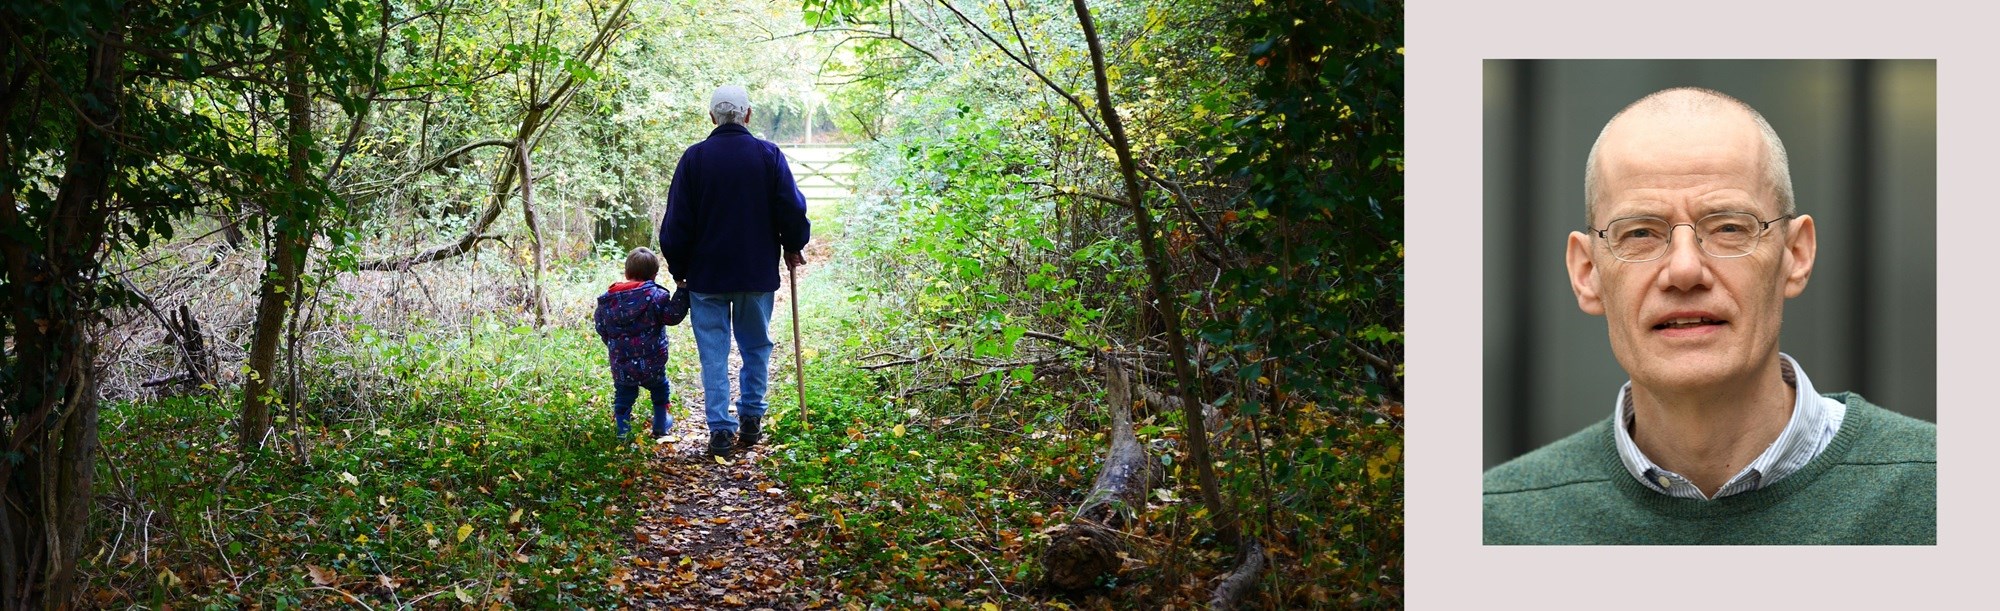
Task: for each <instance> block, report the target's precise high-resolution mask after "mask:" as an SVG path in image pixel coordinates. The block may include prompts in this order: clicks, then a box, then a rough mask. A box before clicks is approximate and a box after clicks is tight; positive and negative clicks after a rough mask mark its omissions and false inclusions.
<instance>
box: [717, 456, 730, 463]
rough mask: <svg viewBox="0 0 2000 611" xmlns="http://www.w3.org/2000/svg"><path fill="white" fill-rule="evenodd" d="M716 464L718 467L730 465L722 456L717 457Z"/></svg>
mask: <svg viewBox="0 0 2000 611" xmlns="http://www.w3.org/2000/svg"><path fill="white" fill-rule="evenodd" d="M715 464H718V465H726V464H729V459H727V458H723V457H721V456H717V457H715Z"/></svg>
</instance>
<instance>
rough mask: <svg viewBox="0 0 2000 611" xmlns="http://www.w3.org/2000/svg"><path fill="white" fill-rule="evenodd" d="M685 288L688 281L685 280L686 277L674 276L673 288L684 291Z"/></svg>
mask: <svg viewBox="0 0 2000 611" xmlns="http://www.w3.org/2000/svg"><path fill="white" fill-rule="evenodd" d="M687 288H688V281H687V279H686V278H675V279H674V290H676V291H685V290H687Z"/></svg>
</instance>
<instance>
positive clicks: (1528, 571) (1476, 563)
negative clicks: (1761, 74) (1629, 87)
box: [1405, 0, 2000, 611]
mask: <svg viewBox="0 0 2000 611" xmlns="http://www.w3.org/2000/svg"><path fill="white" fill-rule="evenodd" d="M1990 10H1991V9H1990V8H1989V7H1984V6H1980V5H1972V4H1966V5H1960V4H1946V3H1934V2H1906V3H1896V4H1889V5H1884V4H1881V3H1859V2H1849V1H1841V2H1800V1H1785V2H1742V1H1720V2H1718V1H1703V2H1693V3H1686V2H1684V3H1677V4H1674V5H1672V6H1670V7H1669V6H1662V5H1658V4H1612V3H1602V2H1584V1H1550V0H1523V1H1517V2H1494V3H1489V2H1450V1H1445V0H1415V1H1413V2H1411V3H1410V5H1409V7H1408V12H1407V15H1406V18H1407V20H1408V21H1407V24H1408V29H1407V36H1406V40H1407V47H1406V48H1407V51H1406V60H1407V66H1408V74H1407V89H1406V91H1405V99H1406V106H1405V111H1406V113H1407V117H1408V119H1407V122H1406V125H1408V137H1407V140H1408V144H1407V147H1408V151H1407V161H1408V168H1409V169H1408V171H1407V174H1406V176H1405V178H1406V184H1407V185H1408V186H1407V189H1408V192H1407V194H1406V201H1407V207H1406V209H1407V210H1408V211H1409V214H1410V215H1411V216H1412V218H1421V219H1424V220H1425V222H1424V223H1423V224H1421V225H1419V224H1416V223H1411V224H1410V227H1411V229H1412V231H1410V232H1409V234H1408V235H1407V236H1406V237H1405V243H1406V244H1407V247H1408V253H1409V254H1408V257H1409V260H1408V263H1409V270H1410V273H1409V276H1408V278H1409V280H1408V283H1407V285H1406V290H1407V295H1406V303H1407V304H1408V305H1407V308H1408V310H1407V313H1406V314H1407V316H1408V318H1407V331H1408V335H1407V338H1408V342H1409V363H1408V371H1409V380H1408V381H1407V382H1406V387H1407V388H1408V389H1409V390H1408V394H1407V399H1408V405H1409V406H1410V407H1409V412H1408V413H1409V421H1408V424H1409V429H1408V431H1409V434H1408V439H1407V441H1406V445H1407V449H1408V451H1407V452H1406V454H1405V457H1406V458H1405V466H1406V468H1407V469H1408V471H1407V479H1406V486H1407V487H1406V492H1407V499H1406V507H1407V510H1406V526H1405V537H1406V541H1407V545H1406V548H1405V552H1406V554H1407V557H1406V567H1407V575H1406V579H1407V590H1406V597H1405V604H1406V606H1407V608H1409V609H1414V610H1418V611H1423V610H1427V609H1475V608H1481V609H1487V608H1503V609H1511V608H1536V609H1582V608H1592V609H1594V608H1613V607H1615V608H1620V609H1677V610H1687V609H1701V608H1731V609H1736V608H1769V609H1779V608H1786V609H1790V608H1810V609H1815V610H1818V609H1885V608H1944V609H1949V608H1965V606H1966V605H1975V606H1976V605H1977V604H1978V603H1977V602H1975V601H1979V600H1990V599H1991V594H1990V591H1989V590H1988V589H1987V588H1985V587H1983V586H1985V585H1986V584H1987V583H1989V582H1990V581H1991V580H1992V578H1991V576H1990V575H1989V573H1990V572H1991V571H1990V567H1991V566H1992V562H1991V560H1990V558H1991V555H1990V551H1991V550H1992V549H1994V548H1995V547H1996V544H2000V521H1996V520H1994V519H1991V518H1983V517H1982V516H1985V515H1988V514H1990V513H1991V512H1992V508H1993V507H1996V506H2000V502H1996V501H2000V491H1996V489H1995V487H1993V486H1987V485H1981V484H1982V482H1978V481H1976V480H1975V477H1976V476H1975V474H1976V473H1978V472H1979V470H1980V467H1981V466H1982V465H1986V464H1994V463H1996V462H2000V461H1996V458H2000V457H1996V455H1995V454H1996V452H2000V444H1995V443H1991V442H1983V441H1982V439H1981V437H1982V436H1983V435H1982V433H1981V432H1982V431H1987V432H1993V433H2000V409H1994V408H1992V407H1991V406H1990V405H1987V404H1989V403H1992V402H1991V401H1986V402H1981V401H1980V399H1981V397H1980V396H1979V395H1978V394H1977V393H1976V391H1975V387H1974V384H1976V383H1977V381H1978V380H1980V379H1981V378H1982V377H1983V376H1984V375H1988V373H1987V370H1988V369H1990V368H1991V365H1990V364H1991V363H1995V362H2000V359H1996V358H1994V357H1993V356H1992V355H1993V352H1992V350H1991V349H1990V348H1988V347H1989V346H1994V345H2000V337H1996V336H2000V333H1996V331H1995V329H1994V326H1993V325H1991V324H1987V323H1985V322H1984V321H1982V320H1981V319H1982V316H1981V312H1980V311H1979V310H1980V309H1982V308H1981V306H1982V305H1984V304H1985V303H1990V301H1989V299H1990V298H1989V295H2000V287H1996V284H2000V283H1995V282H1992V279H1993V278H1994V276H1995V274H1993V273H1991V272H1983V271H1981V270H1982V269H1984V268H1986V266H1988V265H1992V264H1993V263H1994V261H1993V259H1992V258H1991V257H1987V256H1984V255H1982V254H1981V253H1980V250H1981V248H1982V243H1981V242H1980V241H1979V240H1976V239H1961V240H1940V242H1939V245H1938V277H1939V278H1940V279H1941V280H1943V279H1952V280H1954V281H1950V282H1944V281H1941V282H1939V283H1938V328H1939V330H1940V332H1939V337H1938V355H1939V359H1938V385H1939V388H1938V398H1939V406H1938V422H1939V423H1940V426H1939V429H1938V438H1939V439H1938V453H1939V456H1940V461H1939V462H1940V465H1939V469H1938V476H1939V479H1940V481H1939V484H1938V545H1937V546H1935V547H1806V546H1798V547H1610V546H1607V547H1564V546H1523V547H1502V546H1482V545H1480V543H1479V541H1480V503H1479V492H1480V488H1479V487H1480V472H1481V464H1482V462H1481V455H1480V444H1481V443H1482V436H1481V430H1480V422H1479V419H1480V408H1479V406H1480V401H1481V397H1480V387H1481V385H1480V384H1479V383H1478V380H1479V376H1481V375H1482V370H1481V367H1480V358H1481V354H1480V353H1481V351H1480V350H1479V349H1478V348H1479V342H1480V341H1481V337H1482V335H1481V333H1480V324H1481V321H1480V318H1479V317H1478V316H1470V315H1466V314H1465V313H1464V312H1463V305H1464V304H1466V303H1479V302H1480V288H1481V286H1480V283H1481V282H1482V279H1481V277H1480V266H1479V264H1478V262H1477V261H1473V260H1467V259H1466V258H1465V255H1463V254H1462V253H1464V252H1466V249H1465V248H1464V239H1465V236H1478V235H1481V234H1480V231H1481V227H1482V225H1481V222H1480V220H1481V205H1480V204H1481V197H1482V193H1481V185H1482V182H1481V180H1480V172H1481V167H1482V166H1481V147H1480V145H1479V138H1480V136H1479V134H1480V133H1481V126H1480V121H1481V119H1482V114H1481V110H1482V104H1481V102H1480V101H1481V97H1480V96H1482V95H1483V92H1482V82H1483V79H1482V78H1481V66H1482V60H1485V59H1501V58H1576V59H1584V58H1606V59H1622V58H1683V59H1766V58H1769V59H1793V58H1801V59H1802V58H1818V59H1830V58H1839V59H1848V58H1912V59H1936V60H1937V61H1938V107H1937V111H1938V115H1937V117H1938V119H1937V120H1938V150H1939V153H1940V154H1939V160H1938V218H1939V219H1940V220H1939V225H1940V230H1941V231H1940V233H1943V231H1942V230H1943V229H1945V228H1946V223H1947V221H1946V219H1949V221H1948V222H1949V226H1953V227H1963V226H1969V225H1973V224H1976V223H1980V222H2000V210H1996V205H1995V204H1994V203H1993V202H1990V201H1986V200H1989V199H1991V198H1989V197H1982V191H1981V189H1980V186H1981V184H1980V183H1981V177H1982V176H1984V175H1986V174H1989V173H1990V172H1991V169H1990V167H1989V166H1991V165H1992V164H1993V163H1994V161H1996V159H2000V155H1996V154H1995V153H1993V152H1992V151H1991V149H1990V148H1989V147H1984V146H1982V143H1985V142H1992V141H1995V140H2000V138H1996V137H2000V113H1995V112H1993V111H1992V110H1991V109H1990V108H1988V106H1990V102H1991V101H1993V100H2000V95H1996V94H1997V93H2000V81H1996V79H1993V78H1992V76H1991V75H1993V74H2000V36H1995V35H1993V34H1992V32H1991V31H1990V29H1991V27H1990V24H1991V23H1992V21H1991V19H1990ZM1988 193H1990V191H1988ZM1472 252H1478V249H1476V248H1475V249H1472ZM1993 433H1988V434H1993Z"/></svg>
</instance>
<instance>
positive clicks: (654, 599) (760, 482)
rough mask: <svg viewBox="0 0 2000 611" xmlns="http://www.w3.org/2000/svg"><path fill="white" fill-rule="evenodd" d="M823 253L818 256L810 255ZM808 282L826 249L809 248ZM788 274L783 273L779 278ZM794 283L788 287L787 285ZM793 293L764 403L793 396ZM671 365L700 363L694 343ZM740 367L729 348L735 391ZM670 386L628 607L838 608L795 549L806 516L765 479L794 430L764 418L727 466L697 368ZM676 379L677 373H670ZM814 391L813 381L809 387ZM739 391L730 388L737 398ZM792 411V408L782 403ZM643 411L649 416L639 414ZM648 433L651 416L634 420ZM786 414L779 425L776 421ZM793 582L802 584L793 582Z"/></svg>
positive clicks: (780, 311)
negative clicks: (780, 444)
mask: <svg viewBox="0 0 2000 611" xmlns="http://www.w3.org/2000/svg"><path fill="white" fill-rule="evenodd" d="M813 246H819V248H813ZM806 255H807V259H808V265H807V266H806V267H804V268H801V269H800V270H799V279H800V281H801V282H805V281H806V280H807V278H808V276H809V275H810V270H812V269H813V268H814V267H815V266H813V265H812V262H815V261H819V260H823V257H825V255H826V250H825V247H824V246H822V245H819V244H813V245H809V246H808V248H807V250H806ZM781 276H782V274H781ZM786 282H787V283H788V282H789V281H788V280H787V281H786ZM789 289H790V287H788V286H780V287H779V288H778V291H777V294H776V295H775V297H774V299H773V305H772V312H771V314H772V315H771V328H770V334H771V339H772V341H773V342H775V345H774V346H772V350H771V372H770V373H771V375H770V378H769V385H768V386H767V397H766V399H767V401H772V402H777V401H779V400H783V399H786V398H790V397H795V396H796V395H795V394H794V393H796V392H798V391H797V389H796V388H795V386H794V384H795V383H796V382H795V380H796V378H795V377H793V376H795V375H796V373H795V372H794V371H793V369H794V367H793V365H792V363H793V357H792V329H791V309H790V308H791V305H790V301H791V299H790V294H789V292H790V290H789ZM674 339H675V342H674V347H673V352H674V353H673V355H672V358H673V359H675V360H681V359H687V360H688V361H689V362H690V363H691V364H692V363H698V361H695V360H694V359H696V356H695V349H694V346H693V338H692V337H691V336H689V335H687V332H685V331H676V332H674ZM741 364H742V361H741V359H740V358H739V357H738V356H737V355H736V353H735V351H734V350H733V349H732V350H731V352H730V358H729V371H730V378H731V382H732V387H733V386H734V384H733V382H734V381H735V380H734V378H735V377H736V376H735V372H736V370H737V368H738V367H740V366H741ZM680 370H681V371H684V372H686V373H685V374H683V375H674V374H673V373H670V374H669V375H670V376H671V377H673V378H677V379H674V380H672V382H673V388H674V390H673V395H674V402H675V408H674V411H675V413H676V416H675V417H676V422H675V424H674V428H673V430H671V431H669V433H670V435H669V438H668V440H667V441H666V442H665V443H660V444H658V445H656V446H654V447H653V459H652V463H653V468H652V469H648V470H647V479H646V481H643V482H641V483H640V487H639V490H640V491H641V492H640V493H639V494H640V497H641V498H640V499H639V500H640V505H639V507H638V511H639V512H640V513H639V515H638V518H639V526H638V529H637V531H636V532H634V533H633V537H634V541H633V549H634V550H635V553H634V554H633V555H632V556H631V557H630V558H629V559H628V562H629V565H628V566H627V567H626V569H627V570H626V571H625V572H622V573H621V575H622V576H624V581H623V583H624V585H625V587H626V592H627V596H628V603H629V605H630V606H631V607H632V608H639V609H818V608H827V607H829V606H831V604H832V601H830V600H826V599H823V598H820V597H819V596H817V595H818V594H819V593H820V592H823V591H825V589H824V588H822V587H817V585H816V583H815V582H814V581H813V580H811V579H810V576H813V575H816V574H817V572H816V568H817V567H816V566H815V565H814V563H813V562H812V561H811V559H810V558H809V557H808V555H807V554H803V553H801V550H799V549H798V548H797V547H796V546H794V545H793V541H794V539H795V538H796V535H797V534H798V530H799V528H800V523H802V522H805V521H806V520H807V518H808V516H806V515H805V514H804V513H802V512H801V510H800V509H799V506H798V503H797V501H796V499H794V498H792V496H791V492H790V491H789V490H786V489H784V488H783V487H782V486H780V485H779V484H778V483H777V482H776V481H774V480H772V479H771V478H770V476H769V475H767V474H766V473H765V471H764V470H765V463H766V462H767V461H766V456H767V455H768V453H769V452H770V451H771V447H770V445H769V444H771V443H772V442H773V441H774V440H775V441H782V440H783V438H784V437H785V430H784V429H786V428H788V427H790V426H796V424H795V422H796V421H794V420H792V419H791V418H787V417H783V416H785V415H782V414H772V415H767V416H766V417H765V426H766V433H765V440H764V444H762V445H759V446H757V447H754V448H751V449H750V450H749V451H746V452H739V453H736V454H734V455H732V456H729V457H727V458H724V459H723V460H721V461H718V460H716V459H715V458H712V457H710V456H709V455H708V453H707V448H708V425H707V422H706V418H705V416H703V414H702V404H701V397H702V388H701V379H700V366H699V365H698V364H696V365H693V366H691V367H687V368H684V369H680ZM670 371H672V368H670ZM808 384H810V382H808ZM733 390H734V389H733V388H732V391H733ZM783 402H784V403H785V404H787V405H789V404H790V403H792V401H788V400H787V401H783ZM634 411H635V412H643V411H644V410H634ZM633 415H634V416H635V417H636V418H637V420H635V421H634V422H633V428H634V429H635V430H644V429H643V427H644V426H646V425H645V424H643V421H644V414H643V413H635V414H633ZM773 415H777V416H779V417H778V418H776V419H773V418H772V416H773ZM795 580H799V581H803V582H804V585H799V584H794V583H792V582H794V581H795Z"/></svg>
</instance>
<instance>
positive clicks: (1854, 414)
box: [1485, 393, 1937, 545]
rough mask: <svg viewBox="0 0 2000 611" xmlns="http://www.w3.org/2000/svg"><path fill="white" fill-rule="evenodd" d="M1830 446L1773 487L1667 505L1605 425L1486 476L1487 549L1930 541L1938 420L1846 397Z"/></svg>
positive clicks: (1841, 396) (1933, 538)
mask: <svg viewBox="0 0 2000 611" xmlns="http://www.w3.org/2000/svg"><path fill="white" fill-rule="evenodd" d="M1826 396H1827V397H1828V398H1831V399H1833V400H1835V401H1841V402H1844V403H1846V404H1847V416H1846V418H1845V419H1844V420H1843V421H1842V422H1841V425H1840V431H1839V432H1838V433H1836V434H1835V435H1834V438H1833V442H1832V443H1830V444H1828V445H1827V447H1826V450H1825V451H1824V452H1822V453H1821V454H1820V455H1819V456H1818V457H1815V458H1813V459H1812V462H1809V463H1806V466H1805V467H1804V468H1802V469H1800V470H1798V471H1797V472H1794V473H1792V474H1791V475H1790V476H1787V477H1785V478H1784V479H1781V480H1778V482H1777V483H1774V484H1771V485H1769V486H1766V487H1764V488H1761V489H1758V490H1753V491H1749V492H1744V493H1741V494H1734V495H1730V496H1726V497H1722V498H1720V499H1716V500H1712V501H1703V500H1695V499H1682V498H1674V497H1670V496H1667V495H1664V494H1660V493H1658V492H1655V491H1653V490H1652V489H1650V488H1647V487H1645V485H1644V484H1641V483H1639V480H1637V479H1635V478H1633V477H1632V474H1631V473H1630V472H1627V471H1626V470H1625V465H1624V463H1623V462H1621V461H1619V459H1618V449H1617V446H1616V445H1615V442H1614V441H1613V437H1612V434H1613V432H1612V429H1611V426H1612V424H1611V419H1610V418H1606V419H1604V420H1603V421H1600V422H1598V423H1597V424H1594V425H1591V426H1590V428H1587V429H1584V430H1583V431H1582V432H1579V433H1577V434H1575V435H1570V436H1569V437H1567V438H1564V439H1562V440H1560V441H1557V442H1555V443H1552V444H1549V445H1547V446H1545V447H1543V448H1541V449H1538V450H1535V451H1533V452H1530V453H1528V454H1527V455H1525V456H1522V457H1520V458H1516V459H1514V460H1512V461H1508V462H1507V463H1506V464H1503V465H1500V466H1498V467H1494V468H1492V469H1491V470H1488V471H1487V472H1486V483H1485V489H1486V494H1485V502H1486V520H1485V522H1486V525H1485V538H1486V543H1487V544H1489V545H1493V544H1501V545H1516V544H1563V545H1568V544H1619V545H1713V544H1720V545H1742V544H1780V545H1797V544H1838V545H1856V544H1860V545H1936V544H1937V425H1935V424H1931V423H1929V422H1924V421H1922V420H1917V419H1915V418H1910V417H1908V416H1904V415H1902V414H1897V413H1895V412H1891V411H1888V410H1884V409H1882V408H1880V407H1877V406H1875V405H1874V404H1872V403H1869V402H1868V401H1867V400H1864V399H1862V398H1861V395H1857V394H1854V393H1829V394H1827V395H1826Z"/></svg>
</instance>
